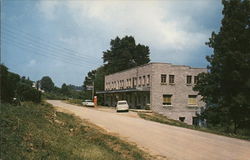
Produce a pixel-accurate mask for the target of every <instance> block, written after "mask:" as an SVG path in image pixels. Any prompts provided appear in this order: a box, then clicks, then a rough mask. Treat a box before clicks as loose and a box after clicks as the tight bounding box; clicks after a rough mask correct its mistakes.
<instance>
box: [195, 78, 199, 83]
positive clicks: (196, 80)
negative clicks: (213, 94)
mask: <svg viewBox="0 0 250 160" xmlns="http://www.w3.org/2000/svg"><path fill="white" fill-rule="evenodd" d="M198 80H199V79H198V76H194V84H197V82H198Z"/></svg>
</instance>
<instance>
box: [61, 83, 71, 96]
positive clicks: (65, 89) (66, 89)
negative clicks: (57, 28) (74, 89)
mask: <svg viewBox="0 0 250 160" xmlns="http://www.w3.org/2000/svg"><path fill="white" fill-rule="evenodd" d="M61 93H62V94H63V95H69V94H70V90H69V87H68V86H67V85H66V84H65V83H63V85H62V87H61Z"/></svg>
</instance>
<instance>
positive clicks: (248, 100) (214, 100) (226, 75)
mask: <svg viewBox="0 0 250 160" xmlns="http://www.w3.org/2000/svg"><path fill="white" fill-rule="evenodd" d="M222 2H223V5H224V9H223V12H222V13H223V15H224V17H223V19H222V26H221V28H220V31H219V33H214V32H213V33H212V36H211V38H210V39H209V42H208V43H207V45H208V46H209V47H211V48H213V50H214V53H213V54H212V55H211V56H208V57H207V60H208V62H209V63H210V65H209V66H208V73H203V74H200V75H199V82H198V84H197V85H196V87H195V88H194V89H195V90H197V91H199V94H200V95H202V96H203V100H204V101H205V102H206V103H207V108H206V110H205V112H204V113H203V114H202V116H201V117H203V118H205V119H207V122H208V125H212V126H216V125H222V126H224V127H226V128H227V129H228V131H229V130H230V128H231V127H232V126H233V131H234V132H235V133H236V132H237V130H238V129H240V128H241V129H245V128H248V129H250V125H249V124H250V74H249V73H250V18H249V17H250V1H248V0H243V1H242V0H223V1H222Z"/></svg>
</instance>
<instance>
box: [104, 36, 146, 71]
mask: <svg viewBox="0 0 250 160" xmlns="http://www.w3.org/2000/svg"><path fill="white" fill-rule="evenodd" d="M110 46H111V47H110V49H109V50H107V51H105V52H103V62H104V64H105V69H106V71H107V73H108V74H110V73H114V72H118V71H121V70H125V69H129V68H132V67H135V66H139V65H142V64H146V63H148V62H149V61H150V58H149V54H150V51H149V47H148V46H145V45H141V44H136V42H135V39H134V37H132V36H125V37H123V38H122V39H120V38H119V37H116V38H115V39H113V40H111V42H110Z"/></svg>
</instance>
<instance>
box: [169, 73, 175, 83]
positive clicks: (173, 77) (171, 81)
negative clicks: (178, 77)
mask: <svg viewBox="0 0 250 160" xmlns="http://www.w3.org/2000/svg"><path fill="white" fill-rule="evenodd" d="M168 81H169V84H175V75H173V74H170V75H169V76H168Z"/></svg>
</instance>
